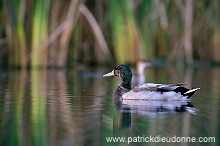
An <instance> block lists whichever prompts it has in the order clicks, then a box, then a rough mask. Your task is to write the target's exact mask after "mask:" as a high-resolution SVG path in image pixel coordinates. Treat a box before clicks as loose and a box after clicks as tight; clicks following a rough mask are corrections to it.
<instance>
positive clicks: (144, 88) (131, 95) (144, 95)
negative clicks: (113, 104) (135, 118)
mask: <svg viewBox="0 0 220 146" xmlns="http://www.w3.org/2000/svg"><path fill="white" fill-rule="evenodd" d="M110 76H117V77H120V78H121V80H122V83H121V85H119V86H118V87H117V88H116V89H115V91H114V93H113V99H118V100H138V99H139V100H187V99H189V98H190V97H191V96H192V95H193V94H194V93H195V92H196V91H197V90H198V89H200V88H192V89H187V88H185V87H183V85H185V84H183V83H179V84H168V85H165V84H154V83H146V84H142V85H138V86H135V87H134V88H131V79H132V72H131V69H130V67H129V66H127V65H124V64H119V65H117V66H116V67H115V68H114V69H113V70H112V71H111V72H109V73H107V74H105V75H103V77H110Z"/></svg>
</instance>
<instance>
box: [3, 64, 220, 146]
mask: <svg viewBox="0 0 220 146" xmlns="http://www.w3.org/2000/svg"><path fill="white" fill-rule="evenodd" d="M110 70H111V68H103V67H96V68H94V67H93V68H87V69H84V70H81V71H80V70H75V69H70V70H31V71H24V70H21V71H15V70H14V71H1V72H0V82H1V84H0V117H1V118H0V145H4V146H7V145H13V146H16V145H21V146H24V145H25V146H26V145H27V146H28V145H40V146H44V145H45V146H46V145H51V146H56V145H57V146H72V145H77V146H78V145H94V146H97V145H113V144H114V145H127V142H124V143H123V142H116V143H113V142H112V143H107V141H106V138H107V137H111V136H113V137H119V136H121V137H132V138H135V137H136V138H137V137H138V136H139V137H148V136H160V137H162V136H164V137H174V136H178V137H181V136H185V137H196V138H199V137H215V143H180V144H181V145H207V144H208V145H219V144H220V142H219V138H220V76H219V75H220V68H217V67H216V68H211V67H196V68H169V69H168V68H153V67H152V68H148V69H146V70H145V75H144V76H145V82H154V83H187V87H189V88H191V87H193V86H194V87H200V88H201V90H199V91H198V92H196V94H195V95H194V96H193V97H192V99H191V100H190V102H189V103H190V106H193V108H194V109H196V112H190V111H175V110H171V111H169V110H165V111H164V110H155V109H150V110H149V108H147V109H146V106H144V105H141V106H123V107H121V106H118V105H117V104H115V103H114V102H113V101H112V99H111V96H112V93H113V91H114V89H115V88H116V87H117V86H118V84H119V83H120V82H119V80H118V79H117V78H102V74H104V73H106V72H108V71H110ZM137 144H138V145H146V143H141V142H133V143H130V144H129V145H137ZM147 144H148V145H158V144H159V145H176V143H147Z"/></svg>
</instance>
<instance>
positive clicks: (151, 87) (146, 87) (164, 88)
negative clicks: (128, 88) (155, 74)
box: [132, 83, 186, 92]
mask: <svg viewBox="0 0 220 146" xmlns="http://www.w3.org/2000/svg"><path fill="white" fill-rule="evenodd" d="M183 85H186V84H185V83H178V84H168V85H165V84H154V83H147V84H143V85H138V86H135V87H134V88H133V89H132V91H134V92H140V91H158V92H168V91H174V90H176V89H178V88H180V89H181V90H183V89H186V88H184V87H181V86H183ZM179 92H180V91H179ZM183 92H186V91H185V90H184V91H183Z"/></svg>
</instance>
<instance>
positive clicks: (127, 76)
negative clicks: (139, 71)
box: [103, 64, 132, 89]
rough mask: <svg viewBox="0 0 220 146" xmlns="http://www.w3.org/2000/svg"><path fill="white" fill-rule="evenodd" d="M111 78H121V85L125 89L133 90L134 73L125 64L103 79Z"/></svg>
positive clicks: (118, 66)
mask: <svg viewBox="0 0 220 146" xmlns="http://www.w3.org/2000/svg"><path fill="white" fill-rule="evenodd" d="M111 76H117V77H120V78H121V80H122V84H121V85H122V86H123V87H124V88H128V89H131V78H132V72H131V69H130V67H129V66H127V65H125V64H119V65H117V66H116V67H115V68H114V69H113V70H112V71H111V72H109V73H107V74H105V75H103V77H111Z"/></svg>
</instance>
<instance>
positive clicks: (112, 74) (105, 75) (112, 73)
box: [103, 70, 115, 77]
mask: <svg viewBox="0 0 220 146" xmlns="http://www.w3.org/2000/svg"><path fill="white" fill-rule="evenodd" d="M114 75H115V74H114V70H113V71H111V72H110V73H107V74H104V75H103V77H111V76H114Z"/></svg>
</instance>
